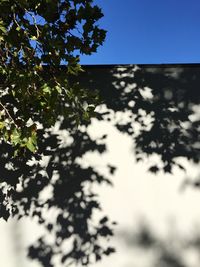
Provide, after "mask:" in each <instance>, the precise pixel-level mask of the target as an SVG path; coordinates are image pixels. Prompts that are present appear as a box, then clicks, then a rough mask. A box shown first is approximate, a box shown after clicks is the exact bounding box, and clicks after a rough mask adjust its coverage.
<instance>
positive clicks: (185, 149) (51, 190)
mask: <svg viewBox="0 0 200 267" xmlns="http://www.w3.org/2000/svg"><path fill="white" fill-rule="evenodd" d="M85 70H86V71H85V72H84V73H83V74H82V75H81V76H80V77H78V80H79V82H80V83H81V84H82V85H83V87H85V88H88V89H90V90H96V89H97V90H98V91H99V94H100V96H101V99H102V104H104V106H106V111H105V110H104V111H103V112H98V113H96V119H98V120H109V121H111V123H113V124H114V125H115V127H117V129H118V130H119V131H120V132H122V133H125V134H128V135H129V136H130V137H131V138H132V139H133V143H134V147H135V148H134V151H135V153H136V158H137V161H140V160H142V159H144V158H145V157H147V156H152V155H158V156H159V158H160V160H161V163H162V166H161V167H160V166H158V165H157V164H155V165H153V166H151V167H150V169H149V170H150V171H151V172H153V173H157V172H158V171H160V170H163V171H164V172H172V168H173V166H178V167H179V168H181V169H184V166H182V165H180V164H179V163H178V162H177V161H176V159H177V158H179V157H184V158H186V159H188V160H192V161H193V162H195V163H198V162H199V155H200V149H199V148H200V146H199V143H200V142H199V128H200V122H199V117H198V114H197V112H198V105H199V100H200V97H199V86H200V75H199V72H200V67H183V66H182V67H181V66H176V67H165V68H162V67H155V66H152V67H151V66H148V67H144V66H117V67H103V66H102V67H99V68H95V67H94V68H92V67H85ZM119 113H120V114H126V120H124V119H118V116H117V115H118V114H119ZM87 126H88V124H86V123H85V125H84V127H83V128H80V129H77V128H76V126H75V125H74V124H73V121H69V120H68V121H67V120H61V121H60V131H66V129H67V130H68V137H66V138H65V141H66V140H67V139H69V140H72V141H71V142H69V143H65V144H63V143H62V142H61V139H60V135H59V133H55V132H53V131H52V130H50V129H41V130H39V133H38V134H39V138H38V152H37V154H35V155H32V154H31V153H29V152H28V151H26V152H23V155H21V156H17V157H13V154H14V150H13V148H12V147H11V146H10V145H9V144H8V143H5V142H4V141H3V140H2V141H1V144H0V151H1V154H0V162H1V164H0V182H1V183H0V187H1V191H0V217H2V218H4V219H5V220H7V219H8V218H9V217H10V216H16V217H17V218H18V219H20V218H21V217H24V216H28V217H36V218H37V220H38V222H39V224H41V225H43V226H44V227H45V231H46V234H45V235H44V236H42V237H40V238H39V239H38V241H37V242H36V243H35V244H33V245H32V246H31V247H30V248H29V252H28V255H29V257H30V258H32V259H36V260H38V261H39V262H40V263H41V265H42V266H45V267H53V266H55V264H54V263H55V260H58V261H59V262H61V264H65V265H66V266H68V265H70V264H71V263H74V262H75V263H78V264H81V265H88V264H89V263H93V262H95V261H98V260H100V259H101V257H102V256H103V255H110V254H111V253H112V252H114V248H113V247H110V246H108V245H107V243H105V242H104V241H105V240H108V239H109V238H110V237H111V236H112V235H113V223H111V222H110V220H109V219H108V217H107V216H103V217H101V218H99V220H98V221H94V218H93V217H94V216H93V215H94V213H95V212H96V211H98V210H99V211H101V206H100V203H99V201H98V196H97V195H96V194H95V192H94V190H93V189H92V188H93V187H92V186H93V184H96V183H98V184H102V183H106V184H108V185H111V182H110V179H109V178H110V177H111V176H112V175H113V174H114V171H115V167H114V166H110V165H108V166H107V167H108V172H109V171H110V174H109V175H108V177H105V176H104V175H102V174H100V173H99V171H97V170H96V169H95V168H94V167H92V166H90V167H84V166H82V165H81V164H80V162H79V159H81V158H83V157H84V155H85V154H86V153H88V152H91V153H93V152H98V153H100V154H102V153H104V152H105V151H106V142H105V139H106V138H105V136H102V138H100V139H99V140H92V139H91V137H90V136H89V134H88V132H87ZM52 214H53V215H52ZM50 237H51V238H50ZM66 242H68V243H69V245H67V244H68V243H67V244H66ZM166 253H167V252H166ZM165 257H166V258H167V257H168V258H169V256H167V254H165ZM174 261H175V260H174ZM166 266H168V265H166ZM170 266H176V267H184V265H183V264H182V265H180V264H179V265H178V263H176V264H174V265H172V263H171V265H170Z"/></svg>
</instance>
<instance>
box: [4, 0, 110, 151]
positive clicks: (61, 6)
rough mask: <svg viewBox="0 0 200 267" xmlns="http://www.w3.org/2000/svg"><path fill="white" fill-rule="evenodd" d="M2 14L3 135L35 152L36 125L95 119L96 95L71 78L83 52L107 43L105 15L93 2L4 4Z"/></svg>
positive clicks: (45, 0)
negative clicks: (103, 24) (102, 22)
mask: <svg viewBox="0 0 200 267" xmlns="http://www.w3.org/2000/svg"><path fill="white" fill-rule="evenodd" d="M0 10H1V16H0V55H1V59H0V74H1V95H0V110H1V113H0V131H1V136H3V137H4V139H5V140H6V141H7V142H10V143H11V144H12V145H13V146H15V147H18V148H19V147H20V148H27V149H29V150H30V151H31V152H34V151H36V148H37V127H38V126H37V125H38V123H41V124H42V125H43V126H44V127H50V126H51V125H53V124H54V123H55V121H56V120H57V118H58V116H60V115H63V116H64V117H73V118H74V120H75V121H76V123H77V124H79V122H80V121H81V120H87V119H89V117H90V116H91V115H92V113H93V111H94V108H95V104H96V102H97V96H96V94H94V93H91V92H88V91H87V90H86V89H84V88H80V86H79V85H77V84H74V83H70V81H69V76H71V75H72V76H73V75H77V74H78V73H79V72H80V71H81V67H80V65H79V64H78V63H79V55H80V53H81V54H86V55H90V54H91V53H92V52H96V50H97V47H98V46H99V45H101V44H102V43H103V41H104V39H105V31H104V30H102V29H100V28H99V27H98V25H97V21H98V20H99V19H100V18H101V17H102V16H103V14H102V12H101V9H100V8H99V7H98V6H96V5H94V4H93V1H92V0H91V1H90V0H89V1H84V0H82V1H81V0H77V1H76V0H74V1H61V0H60V1H59V0H56V1H54V0H43V1H35V0H31V1H26V0H20V1H11V0H10V1H9V0H1V1H0ZM61 64H64V65H66V71H65V73H64V75H63V76H61V75H58V73H59V72H60V65H61ZM44 65H47V66H48V70H45V71H44V70H43V68H44ZM22 150H23V151H24V149H22Z"/></svg>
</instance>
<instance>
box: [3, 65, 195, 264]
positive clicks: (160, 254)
mask: <svg viewBox="0 0 200 267" xmlns="http://www.w3.org/2000/svg"><path fill="white" fill-rule="evenodd" d="M85 70H86V72H85V73H84V74H83V75H82V77H80V82H81V83H82V84H83V85H84V86H87V87H89V88H91V89H92V88H95V89H99V90H101V89H102V88H103V89H102V90H104V91H105V92H107V97H109V95H110V98H112V97H113V95H112V94H114V92H115V90H117V91H120V94H122V95H123V93H124V92H125V93H131V91H133V90H134V88H136V86H138V84H139V83H140V82H141V86H142V81H143V80H145V81H146V83H144V85H145V86H144V87H143V88H142V87H141V89H140V88H139V87H138V88H139V89H138V90H140V94H141V95H142V96H143V97H144V98H145V99H147V101H151V98H152V95H151V94H152V88H153V87H157V88H158V89H159V88H160V94H164V95H165V96H164V97H165V99H167V100H168V101H170V100H171V98H172V97H173V95H172V92H173V90H182V89H184V90H187V91H188V95H190V92H191V94H194V92H193V91H194V90H196V88H199V87H200V78H199V73H200V66H199V65H175V66H174V65H164V66H160V65H157V66H155V65H152V66H148V65H147V66H144V65H143V66H132V65H126V66H86V67H85ZM171 88H173V90H171ZM189 90H190V92H189ZM180 93H181V92H180ZM198 97H199V95H197V96H196V100H197V101H198ZM113 99H114V97H113ZM180 99H181V97H180ZM196 100H195V101H194V102H195V104H193V107H192V108H193V110H194V114H193V115H192V116H190V118H189V121H198V120H199V118H200V107H199V106H198V104H197V101H196ZM131 101H132V100H131V99H130V102H129V105H130V107H131V106H134V103H132V102H131ZM119 105H120V103H119ZM106 110H107V109H106V107H105V105H102V106H101V107H99V112H106ZM143 115H144V117H146V119H145V123H146V124H149V125H150V124H151V119H150V118H149V117H148V114H141V116H143ZM129 119H130V118H129V114H128V111H123V112H122V111H120V110H119V111H118V112H117V113H116V115H115V116H112V114H111V117H110V120H108V121H98V120H97V119H92V123H91V125H90V127H89V134H90V135H91V137H92V138H96V137H100V136H102V135H104V134H107V139H106V145H107V152H106V153H103V154H101V155H97V154H93V153H88V154H87V155H85V157H84V158H83V159H81V162H82V164H83V165H85V166H95V167H96V168H97V169H98V170H99V171H100V172H102V173H103V174H104V173H105V172H106V169H105V166H106V165H107V164H112V165H114V166H116V168H117V169H116V172H115V175H114V176H113V177H112V183H113V186H108V185H101V186H98V187H97V188H96V189H95V190H96V192H97V193H98V194H99V200H100V203H101V206H102V208H103V211H104V213H105V214H107V215H108V217H109V218H110V219H111V220H113V221H116V222H117V224H116V226H115V235H114V237H113V238H111V239H110V241H109V242H110V243H111V244H112V245H113V246H115V248H116V253H114V254H112V255H110V256H108V257H104V258H103V260H102V261H100V262H98V263H94V264H92V266H94V267H103V266H115V267H133V266H137V267H155V266H157V267H163V266H166V267H168V266H170V267H187V266H189V267H197V266H199V264H200V256H199V252H198V250H199V246H200V210H199V205H198V204H199V203H200V191H199V189H198V186H199V183H198V179H199V176H200V169H199V165H198V164H195V163H193V162H192V161H191V160H188V159H183V158H182V157H177V163H178V164H181V165H183V166H184V168H185V170H183V169H182V168H180V167H178V166H174V167H173V169H172V170H171V171H170V172H164V171H162V170H161V171H158V172H157V171H155V172H150V171H149V169H150V168H151V167H152V166H158V167H160V166H161V165H162V164H161V161H160V158H159V157H158V156H156V155H154V154H153V155H152V156H149V157H144V159H143V160H139V161H138V159H137V155H136V154H135V143H134V142H133V138H132V137H131V136H130V135H129V134H128V133H126V132H125V131H121V132H120V131H118V130H117V129H116V127H114V126H113V125H114V122H116V121H118V122H120V123H119V124H121V125H123V124H124V123H127V122H129ZM184 127H187V126H184ZM133 128H134V131H135V132H137V131H139V130H140V126H139V124H138V123H135V124H134V125H133ZM55 131H58V127H57V126H55ZM62 138H63V142H65V141H66V140H65V138H66V137H65V136H62ZM166 142H167V140H166ZM194 145H195V148H196V147H197V148H199V143H198V142H195V144H194ZM160 168H161V169H162V166H161V167H160ZM153 170H155V169H153ZM41 234H43V229H42V227H41V226H40V225H37V223H36V221H31V220H29V219H23V218H22V219H21V220H20V221H16V220H12V219H9V221H8V222H4V221H1V223H0V236H1V243H0V246H1V249H0V251H1V252H0V255H1V257H0V266H6V267H18V266H20V267H37V266H38V267H39V266H40V265H39V264H38V263H37V262H35V261H31V260H28V259H27V256H26V255H27V247H28V245H30V244H31V243H32V242H34V241H35V240H36V239H37V238H38V237H39V236H40V235H41ZM60 266H62V265H59V264H58V265H56V266H55V267H60Z"/></svg>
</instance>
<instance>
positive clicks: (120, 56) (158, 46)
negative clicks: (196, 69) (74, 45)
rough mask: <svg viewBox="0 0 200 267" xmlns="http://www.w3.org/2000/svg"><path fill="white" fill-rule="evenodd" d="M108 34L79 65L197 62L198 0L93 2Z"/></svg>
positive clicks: (199, 51)
mask: <svg viewBox="0 0 200 267" xmlns="http://www.w3.org/2000/svg"><path fill="white" fill-rule="evenodd" d="M94 2H95V3H96V4H98V5H99V6H100V7H101V8H102V10H103V13H104V18H103V19H101V21H100V22H99V25H100V26H102V27H103V28H104V29H106V30H107V31H108V33H107V38H106V41H105V43H104V45H103V46H102V47H100V48H99V49H98V51H97V53H96V54H93V55H92V56H83V57H82V58H81V63H82V64H120V63H121V64H131V63H132V64H135V63H200V0H94Z"/></svg>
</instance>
